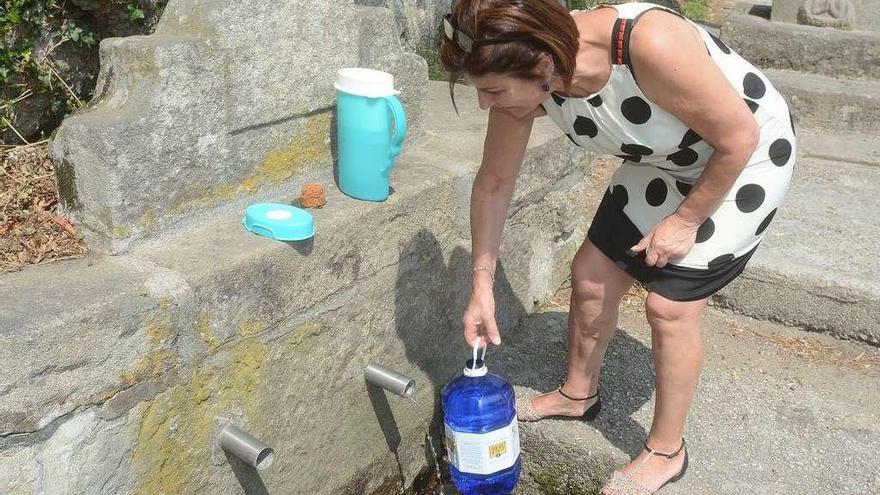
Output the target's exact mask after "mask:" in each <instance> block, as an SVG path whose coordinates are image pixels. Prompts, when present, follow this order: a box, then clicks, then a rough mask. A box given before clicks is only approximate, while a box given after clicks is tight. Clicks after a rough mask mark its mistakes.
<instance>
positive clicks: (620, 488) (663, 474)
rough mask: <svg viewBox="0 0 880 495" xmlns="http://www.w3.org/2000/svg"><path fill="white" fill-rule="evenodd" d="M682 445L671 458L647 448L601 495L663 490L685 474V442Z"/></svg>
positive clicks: (640, 494)
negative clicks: (667, 484)
mask: <svg viewBox="0 0 880 495" xmlns="http://www.w3.org/2000/svg"><path fill="white" fill-rule="evenodd" d="M681 445H682V447H681V448H680V449H679V452H678V454H676V455H674V456H673V457H671V458H670V457H669V456H668V455H664V454H660V453H656V451H654V452H655V453H652V451H650V450H648V449H647V448H646V449H644V450H642V452H641V453H640V454H639V455H638V456H637V457H636V458H635V459H633V460H632V461H631V462H630V463H629V464H627V465H626V466H624V467H623V468H622V469H620V470H618V472H616V473H615V474H614V476H613V477H612V479H611V481H610V482H609V483H608V484H607V485H606V486H605V487H604V488H603V489H602V491H601V492H600V495H643V494H644V495H647V494H652V493H654V492H656V491H657V490H659V489H661V488H663V486H664V485H666V483H668V482H670V481H673V480H677V479H678V478H679V477H680V475H681V474H683V469H684V466H685V463H686V462H687V450H685V449H684V441H682V444H681ZM666 452H674V450H673V451H666ZM618 473H619V474H621V475H623V476H619V475H618Z"/></svg>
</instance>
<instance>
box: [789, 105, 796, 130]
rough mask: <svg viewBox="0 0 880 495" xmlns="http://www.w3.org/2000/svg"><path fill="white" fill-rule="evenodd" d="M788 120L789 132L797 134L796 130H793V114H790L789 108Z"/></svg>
mask: <svg viewBox="0 0 880 495" xmlns="http://www.w3.org/2000/svg"><path fill="white" fill-rule="evenodd" d="M788 121H789V122H791V133H792V134H794V135H795V136H797V132H796V131H795V130H794V116H792V115H791V108H789V109H788Z"/></svg>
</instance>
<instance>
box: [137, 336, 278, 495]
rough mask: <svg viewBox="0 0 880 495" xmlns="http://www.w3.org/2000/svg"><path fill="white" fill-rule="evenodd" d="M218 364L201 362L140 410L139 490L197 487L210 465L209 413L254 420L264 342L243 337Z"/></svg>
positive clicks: (146, 494)
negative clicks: (182, 380)
mask: <svg viewBox="0 0 880 495" xmlns="http://www.w3.org/2000/svg"><path fill="white" fill-rule="evenodd" d="M229 352H230V358H231V359H230V360H229V362H228V363H225V364H224V365H223V366H222V367H219V368H215V367H211V366H209V365H204V366H202V367H199V368H197V369H195V370H194V371H193V372H192V375H191V377H190V380H189V381H188V383H187V384H185V385H181V386H178V387H175V388H173V389H171V390H168V391H166V392H163V393H161V394H159V395H158V396H157V397H156V398H155V399H153V401H152V402H150V403H149V404H148V405H147V406H146V407H145V408H144V410H143V412H142V415H141V425H140V429H139V432H138V439H137V446H136V447H135V451H134V456H133V460H132V462H133V465H134V466H135V467H136V468H137V470H138V472H139V474H140V484H139V486H138V489H137V491H136V493H137V494H139V495H159V494H167V495H172V494H174V495H182V494H187V493H198V492H200V490H201V488H203V486H204V484H205V483H206V482H207V479H206V478H207V476H208V475H209V472H210V469H211V460H210V454H209V450H210V448H211V445H210V442H211V436H212V435H213V434H214V433H215V432H214V429H215V418H217V417H230V416H236V417H239V416H240V417H242V418H243V419H244V421H245V422H246V423H247V424H248V425H249V426H251V427H252V426H254V425H255V424H259V420H260V418H261V412H262V407H263V393H264V386H265V380H264V367H265V361H266V356H267V352H268V351H267V347H266V345H265V344H263V343H262V342H260V341H258V340H255V339H247V340H244V341H242V342H241V343H239V344H238V345H237V346H235V347H234V348H232V349H231V350H230V351H229Z"/></svg>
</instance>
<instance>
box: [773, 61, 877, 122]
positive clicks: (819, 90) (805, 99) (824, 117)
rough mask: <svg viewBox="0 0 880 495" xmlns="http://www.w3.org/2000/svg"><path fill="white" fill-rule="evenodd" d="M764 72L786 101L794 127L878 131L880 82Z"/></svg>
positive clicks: (775, 71) (789, 72) (784, 72)
mask: <svg viewBox="0 0 880 495" xmlns="http://www.w3.org/2000/svg"><path fill="white" fill-rule="evenodd" d="M764 73H765V74H766V75H767V77H768V78H769V79H770V81H771V82H772V83H773V85H774V86H775V87H776V88H777V89H778V90H779V91H780V92H781V93H782V94H783V95H784V96H785V99H786V101H788V103H789V106H790V107H791V111H792V114H793V115H794V120H795V127H796V128H801V127H807V128H819V129H824V130H831V131H835V132H839V133H840V132H852V131H855V132H861V133H876V132H877V129H878V122H880V80H878V81H863V80H857V79H836V78H833V77H829V76H824V75H819V74H809V73H805V72H796V71H791V70H781V69H765V70H764Z"/></svg>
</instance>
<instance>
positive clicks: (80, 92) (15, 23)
mask: <svg viewBox="0 0 880 495" xmlns="http://www.w3.org/2000/svg"><path fill="white" fill-rule="evenodd" d="M160 8H161V6H160ZM145 9H146V7H144V6H143V5H142V4H141V3H139V0H107V1H106V2H102V4H101V5H100V7H98V8H97V10H95V11H84V10H82V9H80V8H78V7H77V6H76V5H74V4H73V2H71V1H66V0H0V39H3V40H4V43H3V45H2V46H0V83H2V90H0V129H4V128H6V127H11V126H12V122H13V121H15V112H16V107H18V106H19V105H21V104H23V102H25V101H26V100H29V99H31V98H34V99H35V100H45V101H48V102H49V104H48V114H49V115H48V119H47V120H52V117H56V118H57V119H60V118H61V117H62V116H63V115H64V114H66V113H68V112H70V111H72V110H75V109H77V108H79V107H81V106H83V102H84V101H87V100H88V99H89V98H90V97H91V94H92V91H94V79H95V75H91V76H87V77H82V76H81V77H80V81H81V83H79V84H71V83H70V82H69V81H66V80H65V79H66V78H69V77H68V76H66V74H65V70H64V68H65V64H64V63H61V64H59V63H58V60H59V58H61V55H60V54H61V53H62V52H63V53H65V54H67V55H68V56H69V55H70V54H72V53H73V54H80V55H79V56H78V57H77V56H76V55H74V60H76V61H77V62H79V61H80V60H85V59H87V58H88V57H89V54H90V53H91V54H92V55H91V57H94V56H95V55H94V52H95V51H96V50H97V44H98V43H99V42H100V39H101V35H100V34H99V33H98V32H96V31H97V30H96V28H95V25H97V24H100V23H101V22H107V20H108V19H111V20H112V19H116V18H121V19H122V20H123V22H125V19H127V22H129V23H130V24H131V25H132V29H133V30H134V31H140V32H144V31H147V30H149V28H150V27H151V26H148V25H147V24H148V22H155V20H156V19H158V12H155V13H153V12H151V13H150V14H155V15H151V16H148V13H147V12H145ZM105 35H106V34H105ZM63 45H64V46H63ZM76 69H77V70H83V69H82V68H80V67H76ZM49 130H51V129H49Z"/></svg>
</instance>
